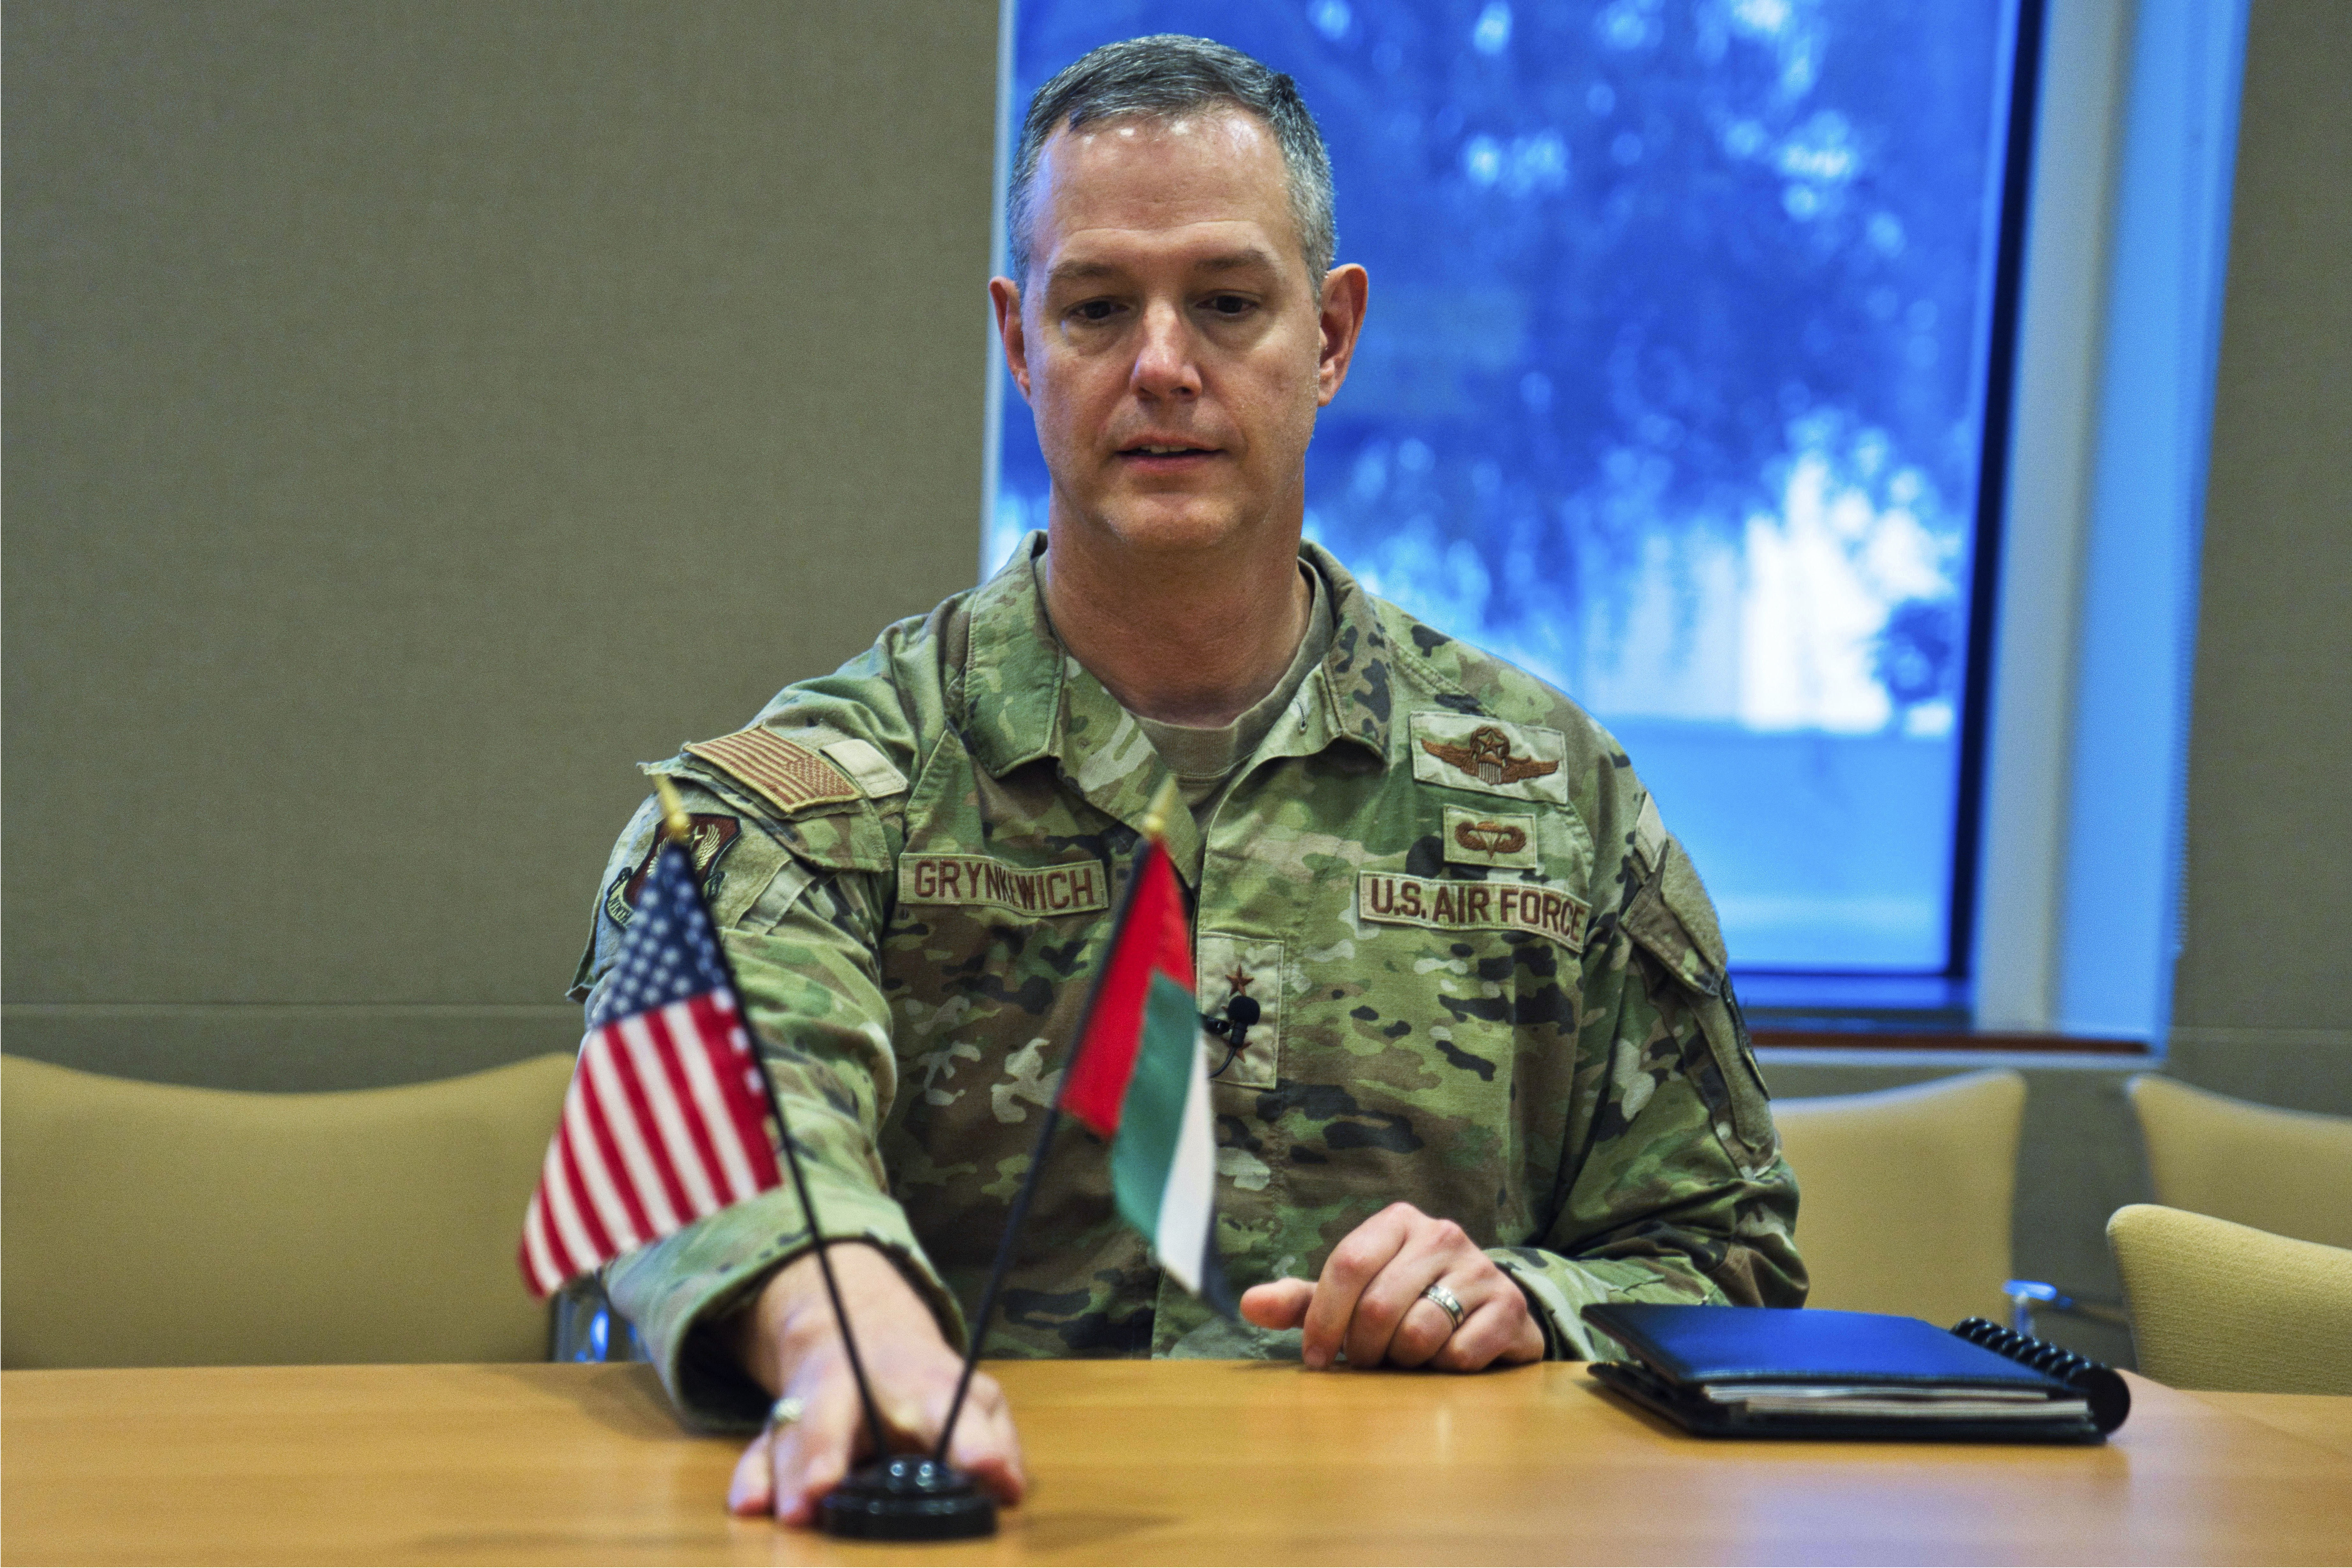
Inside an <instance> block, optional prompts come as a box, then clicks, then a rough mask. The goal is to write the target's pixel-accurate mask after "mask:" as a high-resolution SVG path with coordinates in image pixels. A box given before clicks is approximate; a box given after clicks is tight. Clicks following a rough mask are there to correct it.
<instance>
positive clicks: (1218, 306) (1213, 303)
mask: <svg viewBox="0 0 2352 1568" xmlns="http://www.w3.org/2000/svg"><path fill="white" fill-rule="evenodd" d="M1256 304H1257V302H1256V301H1255V300H1254V299H1252V298H1249V297H1248V296H1247V295H1245V294H1212V295H1211V296H1209V308H1210V309H1211V310H1213V311H1214V312H1215V313H1216V314H1218V315H1220V316H1246V315H1248V314H1249V313H1250V311H1251V310H1253V309H1255V308H1256Z"/></svg>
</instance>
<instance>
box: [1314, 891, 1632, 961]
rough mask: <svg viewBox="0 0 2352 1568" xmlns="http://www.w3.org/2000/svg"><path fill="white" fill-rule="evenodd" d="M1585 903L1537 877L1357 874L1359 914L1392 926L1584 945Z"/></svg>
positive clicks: (1577, 948)
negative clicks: (1518, 879)
mask: <svg viewBox="0 0 2352 1568" xmlns="http://www.w3.org/2000/svg"><path fill="white" fill-rule="evenodd" d="M1356 914H1357V915H1358V916H1359V917H1360V918H1361V919H1365V920H1370V921H1374V922H1376V923H1379V924H1381V925H1425V926H1427V927H1429V928H1430V929H1431V930H1433V931H1525V932H1528V933H1530V934H1532V935H1534V936H1542V937H1545V938H1547V939H1549V940H1550V941H1553V942H1557V943H1559V945H1560V946H1563V947H1565V948H1567V949H1568V950H1569V951H1570V952H1571V953H1580V952H1582V951H1583V950H1584V918H1585V916H1586V915H1589V914H1591V907H1590V906H1589V905H1587V904H1585V902H1584V901H1583V900H1582V899H1580V898H1579V897H1577V896H1576V895H1575V894H1572V893H1570V892H1569V891H1568V890H1567V889H1566V888H1564V887H1560V886H1558V885H1555V884H1553V883H1536V882H1499V881H1497V882H1456V881H1453V880H1449V879H1444V878H1438V877H1427V876H1398V875H1395V874H1393V873H1389V872H1383V871H1366V872H1358V873H1356Z"/></svg>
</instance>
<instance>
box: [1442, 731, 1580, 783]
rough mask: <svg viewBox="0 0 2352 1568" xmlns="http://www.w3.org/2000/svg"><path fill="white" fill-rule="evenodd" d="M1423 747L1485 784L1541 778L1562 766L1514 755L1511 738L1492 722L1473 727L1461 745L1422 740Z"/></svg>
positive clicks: (1450, 765)
mask: <svg viewBox="0 0 2352 1568" xmlns="http://www.w3.org/2000/svg"><path fill="white" fill-rule="evenodd" d="M1421 748H1422V749H1423V751H1426V752H1428V753H1429V754H1430V755H1431V756H1432V757H1434V758H1437V759H1438V760H1439V761H1440V762H1443V763H1444V764H1445V765H1446V766H1447V767H1449V768H1460V769H1461V770H1462V771H1463V772H1465V773H1467V774H1468V775H1470V777H1472V778H1473V779H1478V780H1479V781H1481V782H1482V783H1486V784H1516V783H1517V782H1518V781H1519V780H1520V779H1541V778H1542V777H1544V775H1546V774H1548V773H1552V772H1556V771H1558V770H1559V763H1557V762H1538V761H1537V760H1536V759H1535V758H1531V757H1514V756H1512V755H1511V737H1509V736H1507V735H1505V734H1504V733H1503V732H1502V731H1501V730H1499V729H1496V727H1494V726H1493V725H1491V724H1486V725H1480V726H1479V727H1477V728H1476V729H1474V730H1472V731H1471V732H1470V733H1469V735H1468V736H1466V737H1464V740H1463V742H1462V744H1461V745H1459V746H1455V745H1452V744H1450V743H1448V742H1445V741H1442V740H1423V742H1422V743H1421Z"/></svg>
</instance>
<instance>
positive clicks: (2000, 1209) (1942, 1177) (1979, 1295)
mask: <svg viewBox="0 0 2352 1568" xmlns="http://www.w3.org/2000/svg"><path fill="white" fill-rule="evenodd" d="M2024 1115H2025V1079H2024V1078H2023V1076H2022V1075H2021V1074H2019V1073H2015V1072H2010V1071H1989V1072H1970V1073H1966V1074H1963V1075H1961V1076H1959V1077H1957V1078H1944V1079H1938V1080H1937V1081H1936V1082H1932V1083H1921V1084H1915V1085H1913V1086H1911V1087H1908V1088H1904V1089H1885V1090H1880V1091H1877V1092H1874V1093H1868V1094H1837V1095H1829V1096H1824V1097H1822V1098H1819V1099H1811V1100H1778V1101H1775V1102H1773V1104H1772V1120H1773V1122H1774V1124H1776V1125H1778V1126H1779V1128H1780V1145H1781V1150H1782V1152H1783V1153H1784V1154H1785V1155H1787V1156H1788V1161H1789V1166H1790V1168H1791V1169H1792V1170H1794V1171H1795V1172H1796V1173H1797V1186H1798V1190H1799V1192H1800V1194H1801V1197H1800V1201H1799V1203H1798V1207H1797V1250H1798V1251H1799V1252H1801V1253H1802V1254H1803V1255H1804V1259H1805V1267H1806V1269H1807V1270H1808V1271H1810V1272H1811V1275H1812V1281H1813V1288H1812V1293H1811V1295H1810V1296H1809V1297H1808V1298H1807V1302H1808V1304H1809V1305H1811V1306H1816V1307H1837V1308H1842V1309H1844V1310H1846V1311H1851V1312H1901V1313H1904V1314H1906V1315H1908V1316H1911V1317H1918V1318H1925V1319H1927V1321H1928V1322H1932V1323H1940V1324H1944V1325H1947V1326H1948V1325H1950V1324H1952V1323H1956V1322H1959V1321H1960V1320H1961V1319H1962V1318H1965V1317H1969V1316H1977V1317H1987V1318H1990V1319H1992V1320H1993V1321H1994V1322H2000V1321H2002V1317H2003V1314H2004V1312H2006V1304H2005V1302H2004V1301H2003V1299H2002V1296H2001V1283H2002V1281H2004V1280H2006V1279H2007V1278H2008V1277H2009V1271H2010V1258H2009V1252H2010V1203H2011V1198H2012V1197H2014V1196H2015V1193H2016V1188H2017V1137H2018V1129H2019V1127H2020V1125H2021V1124H2022V1122H2023V1120H2024Z"/></svg>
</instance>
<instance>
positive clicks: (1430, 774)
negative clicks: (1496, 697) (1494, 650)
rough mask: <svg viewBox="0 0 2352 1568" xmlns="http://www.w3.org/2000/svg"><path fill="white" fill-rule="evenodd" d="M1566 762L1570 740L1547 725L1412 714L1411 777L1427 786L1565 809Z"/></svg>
mask: <svg viewBox="0 0 2352 1568" xmlns="http://www.w3.org/2000/svg"><path fill="white" fill-rule="evenodd" d="M1567 759H1568V737H1566V736H1564V735H1562V734H1561V733H1560V732H1559V730H1556V729H1549V728H1547V727H1544V726H1542V725H1536V724H1505V723H1503V722H1502V721H1501V720H1499V719H1491V718H1486V717H1483V716H1479V715H1477V714H1469V713H1438V712H1424V713H1417V714H1414V715H1413V716H1412V776H1413V777H1414V778H1415V779H1419V780H1421V781H1422V782H1423V783H1424V784H1443V785H1445V786H1447V787H1449V788H1452V789H1476V790H1480V791H1482V792H1484V793H1486V794H1488V795H1506V796H1508V797H1510V798H1511V799H1513V800H1550V801H1553V802H1555V803H1557V804H1560V805H1565V804H1567V802H1568V779H1567V777H1566V776H1565V775H1564V774H1563V773H1562V772H1561V771H1560V768H1561V765H1562V764H1563V763H1564V762H1566V761H1567Z"/></svg>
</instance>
